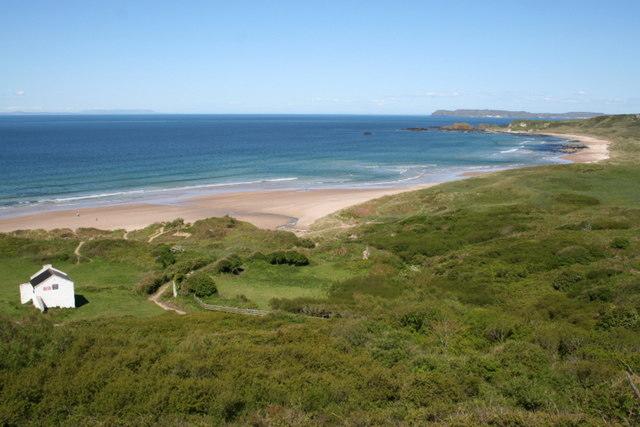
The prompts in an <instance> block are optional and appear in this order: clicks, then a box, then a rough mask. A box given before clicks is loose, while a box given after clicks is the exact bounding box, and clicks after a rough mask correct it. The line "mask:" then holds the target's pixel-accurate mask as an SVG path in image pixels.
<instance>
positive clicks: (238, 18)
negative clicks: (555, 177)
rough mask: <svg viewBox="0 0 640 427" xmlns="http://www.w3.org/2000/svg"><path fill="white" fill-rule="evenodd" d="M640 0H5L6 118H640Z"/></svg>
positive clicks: (0, 38)
mask: <svg viewBox="0 0 640 427" xmlns="http://www.w3.org/2000/svg"><path fill="white" fill-rule="evenodd" d="M639 17H640V1H637V0H631V1H625V0H611V1H603V0H598V1H589V0H582V1H572V0H553V1H543V0H536V1H513V0H511V1H506V0H505V1H498V0H494V1H490V0H487V1H480V0H477V1H446V2H444V1H344V0H342V1H285V0H280V1H241V0H237V1H201V2H199V1H181V2H178V1H161V0H155V1H127V2H125V1H123V2H119V1H90V0H84V1H67V0H55V1H54V0H51V1H37V0H30V1H24V0H18V1H14V0H2V1H1V2H0V112H7V111H16V110H22V111H78V110H86V109H153V110H155V111H158V112H178V113H355V114H427V113H430V112H431V111H433V110H434V109H439V108H502V109H525V110H529V111H536V112H548V111H550V112H562V111H599V112H606V113H622V112H638V111H640V24H639V21H638V19H639Z"/></svg>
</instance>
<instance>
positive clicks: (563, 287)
mask: <svg viewBox="0 0 640 427" xmlns="http://www.w3.org/2000/svg"><path fill="white" fill-rule="evenodd" d="M581 280H584V276H583V275H582V273H580V272H577V271H574V270H565V271H563V272H561V273H560V274H558V276H557V277H556V278H555V279H554V280H553V282H552V284H551V285H552V286H553V289H555V290H557V291H567V290H569V289H570V288H572V287H573V285H574V284H576V283H578V282H579V281H581Z"/></svg>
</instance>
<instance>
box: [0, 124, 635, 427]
mask: <svg viewBox="0 0 640 427" xmlns="http://www.w3.org/2000/svg"><path fill="white" fill-rule="evenodd" d="M527 123H532V124H531V125H529V126H530V128H537V127H541V128H544V129H549V128H553V129H550V130H552V131H554V132H566V133H571V132H573V133H584V134H593V135H598V136H601V137H606V138H609V139H611V140H612V141H613V142H614V144H613V146H612V147H611V149H612V159H611V160H609V161H606V162H602V163H598V164H583V165H579V164H572V165H559V166H545V167H536V168H526V169H520V170H510V171H505V172H500V173H495V174H491V175H487V176H482V177H478V178H473V179H468V180H464V181H459V182H452V183H448V184H444V185H439V186H437V187H432V188H429V189H426V190H421V191H416V192H411V193H404V194H400V195H396V196H392V197H386V198H383V199H379V200H375V201H371V202H368V203H366V204H364V205H360V206H357V207H353V208H350V209H347V210H345V211H342V212H340V213H338V214H336V215H334V216H333V217H332V218H330V219H329V220H327V221H324V222H322V223H320V225H318V226H316V228H315V229H314V230H313V232H312V233H310V234H309V235H308V236H307V237H306V238H305V239H301V238H299V237H297V236H295V235H294V234H292V233H288V232H284V231H265V230H258V229H256V228H255V227H253V226H251V225H249V224H246V223H243V222H239V221H236V220H234V219H232V218H228V217H227V218H210V219H207V220H203V221H197V222H195V223H194V224H186V223H184V222H183V221H175V222H174V223H172V224H171V227H170V229H171V231H170V232H167V233H164V234H162V235H160V236H158V237H157V238H155V239H154V240H153V241H152V242H151V243H148V242H147V240H148V237H149V235H152V234H153V233H155V232H157V230H159V229H160V226H159V225H155V226H150V227H148V228H147V229H145V230H141V231H139V232H136V233H130V235H129V240H127V241H125V240H122V239H120V238H119V237H118V235H116V234H109V233H107V232H105V233H102V232H98V231H95V230H84V231H82V232H81V231H78V232H75V233H74V232H73V231H71V230H56V231H52V232H42V231H32V232H16V233H10V234H4V235H0V271H2V272H3V275H4V278H5V281H4V283H3V284H1V285H0V312H1V313H2V320H1V321H0V354H1V355H2V357H0V423H1V424H7V425H15V424H38V425H40V424H68V425H89V424H90V425H111V424H121V425H132V424H134V425H156V424H161V425H168V424H170V425H175V424H195V425H209V424H241V425H246V424H253V425H259V426H260V425H292V426H293V425H296V426H298V425H318V424H329V425H336V424H340V425H342V424H347V425H380V424H393V425H396V424H418V425H422V424H428V423H431V424H440V425H478V424H484V425H567V426H568V425H601V424H614V425H637V424H638V423H640V415H639V414H640V400H639V398H638V396H636V395H635V394H634V389H633V384H635V385H636V386H637V387H640V376H638V373H640V185H638V183H640V167H638V164H639V162H640V159H639V158H640V118H639V117H638V116H634V115H627V116H610V117H597V118H594V119H589V120H584V121H579V122H566V123H564V122H563V123H545V122H527ZM336 223H338V224H340V225H341V226H340V227H335V226H334V225H335V224H336ZM165 227H166V228H167V229H168V228H169V227H168V226H167V225H165ZM176 231H180V232H181V233H180V234H179V235H178V236H177V235H176V234H175V232H176ZM81 233H82V234H81ZM89 235H90V237H88V236H89ZM120 235H121V234H120ZM89 238H91V239H92V240H88V239H89ZM81 240H87V243H86V244H85V245H84V246H83V253H82V257H81V259H80V262H79V263H76V258H75V257H74V256H73V251H74V248H75V247H76V246H77V244H78V242H79V241H81ZM365 250H366V252H367V253H368V256H367V257H363V251H365ZM264 254H267V255H264ZM274 260H276V262H274ZM304 260H306V262H303V261H304ZM280 261H282V262H280ZM285 261H286V262H285ZM44 262H53V263H54V264H56V266H59V267H60V268H62V269H63V270H65V271H67V272H68V273H69V274H70V275H71V277H72V278H73V279H74V280H75V281H76V284H77V285H76V293H78V294H81V295H82V296H83V297H84V298H85V299H86V300H87V303H86V304H84V305H82V306H80V307H79V308H77V309H75V310H50V311H48V312H46V313H44V314H40V313H38V312H35V309H33V308H32V307H29V306H24V307H22V306H20V305H19V304H18V301H17V300H18V293H17V285H18V284H19V283H21V282H22V281H24V280H26V278H27V277H28V276H29V275H30V274H31V273H32V272H33V271H35V270H36V269H37V267H38V266H39V265H40V264H42V263H44ZM301 265H304V267H302V266H301ZM171 280H175V281H176V282H177V283H178V286H179V287H181V288H182V287H184V288H182V289H194V290H195V289H201V288H202V289H203V290H204V291H203V292H201V293H200V295H202V296H203V298H205V299H207V301H212V302H213V303H215V304H228V305H234V306H246V307H260V308H262V309H269V308H270V309H271V310H272V312H271V314H269V315H268V316H266V317H259V318H258V317H250V316H241V315H237V314H226V313H215V312H205V311H203V310H202V309H200V307H199V306H198V305H196V304H194V303H193V299H192V298H190V296H189V295H179V296H178V298H175V299H173V298H172V297H170V296H168V295H167V296H166V297H167V298H171V300H172V302H173V304H176V305H179V306H180V307H182V308H183V309H185V310H186V311H188V314H187V315H186V316H177V315H174V314H170V313H165V312H163V311H162V310H160V309H159V308H158V307H157V306H155V305H153V304H152V303H151V302H149V301H147V296H146V294H148V293H153V292H154V291H155V290H157V289H158V288H159V287H160V286H161V285H162V284H164V283H166V282H168V281H171ZM211 286H213V287H211ZM212 289H215V291H212ZM136 290H137V292H136Z"/></svg>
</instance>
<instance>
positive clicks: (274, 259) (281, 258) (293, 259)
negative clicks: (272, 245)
mask: <svg viewBox="0 0 640 427" xmlns="http://www.w3.org/2000/svg"><path fill="white" fill-rule="evenodd" d="M267 258H268V259H269V262H270V263H271V264H274V265H280V264H288V265H295V266H303V265H309V258H307V257H306V256H305V255H304V254H301V253H300V252H296V251H277V252H273V253H271V254H269V255H268V257H267Z"/></svg>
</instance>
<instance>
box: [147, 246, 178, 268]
mask: <svg viewBox="0 0 640 427" xmlns="http://www.w3.org/2000/svg"><path fill="white" fill-rule="evenodd" d="M152 253H153V256H154V257H155V260H156V262H158V264H160V265H161V266H162V268H167V267H168V266H170V265H171V264H174V263H175V262H176V256H175V254H174V253H173V252H172V251H171V247H170V246H168V245H160V246H157V247H156V248H155V249H154V250H153V252H152Z"/></svg>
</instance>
